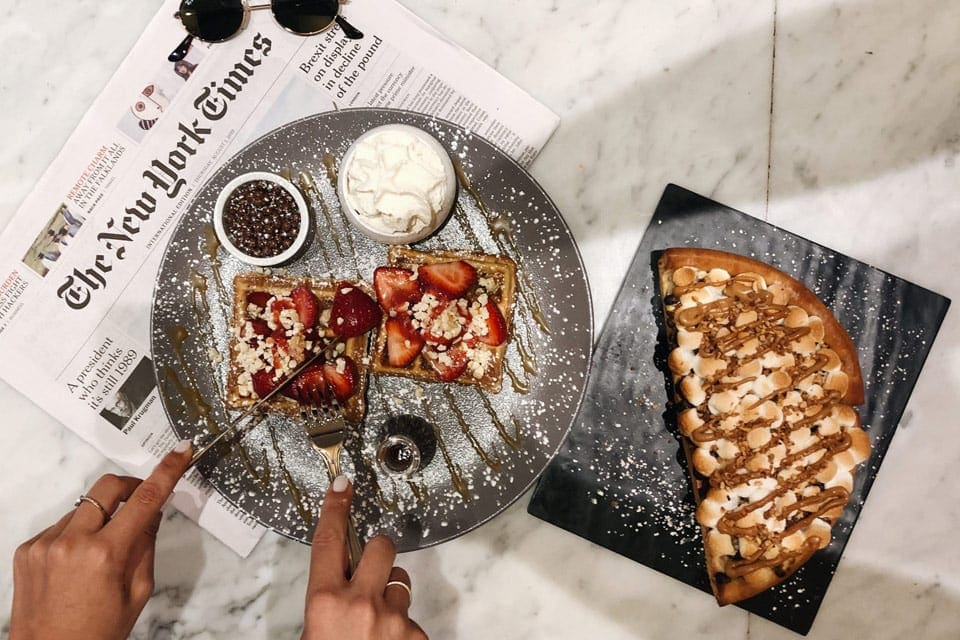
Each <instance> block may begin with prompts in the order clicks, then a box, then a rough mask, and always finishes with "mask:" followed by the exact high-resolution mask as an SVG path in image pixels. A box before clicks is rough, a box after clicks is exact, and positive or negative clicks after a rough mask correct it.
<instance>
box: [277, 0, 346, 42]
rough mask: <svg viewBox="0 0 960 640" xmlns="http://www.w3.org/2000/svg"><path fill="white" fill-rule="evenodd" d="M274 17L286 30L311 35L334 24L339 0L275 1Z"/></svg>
mask: <svg viewBox="0 0 960 640" xmlns="http://www.w3.org/2000/svg"><path fill="white" fill-rule="evenodd" d="M272 9H273V17H275V18H276V19H277V22H279V23H280V24H281V25H282V26H283V27H284V28H286V29H289V30H290V31H293V32H294V33H299V34H301V35H310V34H312V33H319V32H321V31H323V30H324V29H326V28H327V27H329V26H330V25H331V24H333V21H334V19H336V17H337V12H338V11H339V9H340V2H339V1H338V0H273V3H272Z"/></svg>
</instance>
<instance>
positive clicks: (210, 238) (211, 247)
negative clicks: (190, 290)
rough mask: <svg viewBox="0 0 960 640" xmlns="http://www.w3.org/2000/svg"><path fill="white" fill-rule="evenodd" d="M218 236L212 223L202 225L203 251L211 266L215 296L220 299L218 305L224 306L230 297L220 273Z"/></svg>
mask: <svg viewBox="0 0 960 640" xmlns="http://www.w3.org/2000/svg"><path fill="white" fill-rule="evenodd" d="M219 250H220V238H218V237H217V232H216V231H215V230H214V229H213V225H209V224H207V225H204V227H203V251H204V253H205V254H206V255H207V259H208V260H209V261H210V266H211V267H212V268H213V280H214V283H215V284H216V287H217V297H218V298H219V299H220V305H221V306H223V307H224V308H226V304H227V303H226V301H227V300H229V299H230V295H229V294H228V293H227V287H226V285H224V284H223V276H222V275H221V274H220V256H219Z"/></svg>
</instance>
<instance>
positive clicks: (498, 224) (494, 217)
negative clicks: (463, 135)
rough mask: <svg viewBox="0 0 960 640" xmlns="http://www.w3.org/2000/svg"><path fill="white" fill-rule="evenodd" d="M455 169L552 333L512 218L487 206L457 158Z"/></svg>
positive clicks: (521, 287)
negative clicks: (524, 258)
mask: <svg viewBox="0 0 960 640" xmlns="http://www.w3.org/2000/svg"><path fill="white" fill-rule="evenodd" d="M453 169H454V172H455V173H456V174H457V180H458V181H459V182H460V186H461V187H463V190H464V191H466V192H467V193H469V194H470V197H472V198H473V200H474V201H475V202H476V203H477V208H479V209H480V213H482V214H483V216H484V218H485V219H486V221H487V227H488V228H489V229H490V235H492V236H493V240H494V242H496V243H497V247H499V249H500V251H501V252H502V253H508V254H512V257H513V259H514V261H515V262H516V263H517V267H518V278H517V284H518V285H519V286H518V287H517V292H518V293H519V294H520V297H521V298H523V301H524V303H525V304H526V306H527V308H528V309H530V314H531V315H532V316H533V319H534V320H535V321H536V323H537V326H539V327H540V330H541V331H543V332H544V333H545V334H547V335H550V325H549V323H548V322H547V318H546V316H545V315H544V314H543V310H542V309H541V308H540V302H539V300H537V297H536V295H534V293H533V292H532V290H531V287H530V283H529V282H528V279H527V270H526V269H525V268H524V266H523V256H522V255H521V253H520V250H519V249H518V248H517V243H516V242H515V241H514V239H513V235H512V234H511V233H510V220H509V219H508V218H507V217H506V216H505V215H504V214H502V213H495V212H492V211H490V209H488V208H487V205H486V202H484V200H483V197H482V196H481V195H480V192H479V191H477V188H476V187H474V186H473V184H472V183H471V182H470V178H468V177H467V174H466V172H465V171H464V170H463V165H462V164H461V163H460V162H459V161H458V160H457V159H454V160H453Z"/></svg>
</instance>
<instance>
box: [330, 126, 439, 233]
mask: <svg viewBox="0 0 960 640" xmlns="http://www.w3.org/2000/svg"><path fill="white" fill-rule="evenodd" d="M444 160H447V159H446V158H443V157H441V155H440V153H439V152H438V150H437V149H436V148H435V146H433V145H431V144H429V143H428V141H426V140H424V139H422V138H421V137H419V136H418V135H416V134H415V133H414V132H410V131H405V130H403V129H387V130H384V131H381V132H376V133H374V134H373V135H371V136H369V137H366V138H363V139H361V140H358V142H357V145H356V147H355V149H354V151H353V155H352V157H351V159H350V164H349V165H348V166H347V167H346V178H347V180H346V185H345V186H346V189H344V195H345V196H346V198H347V204H349V206H350V207H352V208H353V210H354V211H355V212H356V214H357V217H358V218H359V219H360V221H361V222H362V223H363V224H365V225H367V226H368V227H370V228H371V229H373V230H374V231H377V232H379V233H384V234H411V233H417V232H419V231H422V230H423V229H426V228H428V227H431V228H432V227H434V226H435V224H436V223H437V222H438V218H439V217H440V215H441V214H442V213H444V212H443V211H442V209H443V208H444V204H445V201H446V200H447V189H448V182H447V174H446V167H445V164H444ZM447 161H448V162H449V160H447Z"/></svg>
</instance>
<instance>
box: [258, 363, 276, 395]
mask: <svg viewBox="0 0 960 640" xmlns="http://www.w3.org/2000/svg"><path fill="white" fill-rule="evenodd" d="M252 378H253V392H254V393H255V394H257V397H258V398H263V397H265V396H267V395H269V394H270V392H271V391H273V390H274V389H275V388H276V386H277V383H276V382H274V380H273V373H271V372H268V371H264V370H263V369H260V371H256V372H254V374H253V376H252Z"/></svg>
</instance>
